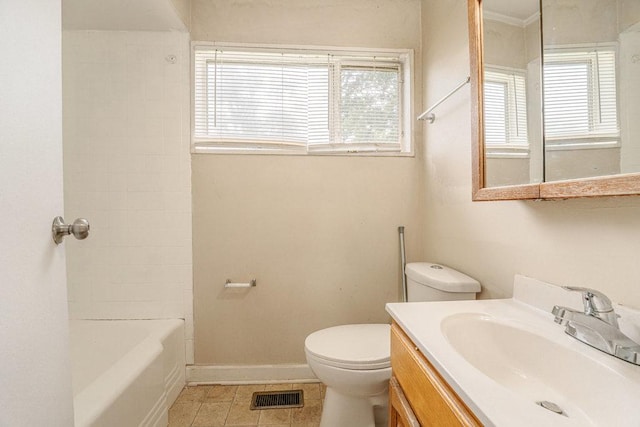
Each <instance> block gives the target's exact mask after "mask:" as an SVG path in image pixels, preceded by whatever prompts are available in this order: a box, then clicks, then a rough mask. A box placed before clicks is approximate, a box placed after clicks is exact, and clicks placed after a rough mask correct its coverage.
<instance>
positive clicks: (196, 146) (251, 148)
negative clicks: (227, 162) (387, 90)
mask: <svg viewBox="0 0 640 427" xmlns="http://www.w3.org/2000/svg"><path fill="white" fill-rule="evenodd" d="M216 48H220V49H228V50H234V51H236V50H237V51H247V52H273V53H281V52H282V53H309V54H323V55H327V54H336V55H340V56H353V57H358V56H361V57H363V58H371V57H372V56H376V55H379V56H385V55H386V56H389V55H395V56H398V57H400V58H401V64H400V69H399V77H400V81H399V95H400V102H399V106H398V107H399V133H400V136H399V144H398V145H399V148H396V147H398V145H396V144H393V150H391V148H392V147H384V144H387V143H378V144H375V143H373V144H366V143H362V144H360V145H355V144H354V145H351V146H350V145H349V144H344V143H327V144H314V145H315V146H314V147H311V148H310V144H305V149H301V148H300V144H291V143H287V142H284V141H273V142H269V141H260V142H259V143H256V144H250V143H243V142H238V141H233V140H231V139H229V140H226V141H225V140H224V139H220V140H217V141H206V140H207V138H202V139H198V138H197V137H196V132H195V127H196V118H195V116H196V89H195V87H196V83H197V82H196V75H195V74H196V59H195V57H196V55H195V53H196V51H197V50H199V49H205V50H212V49H216ZM366 62H367V60H366V59H363V60H362V61H359V60H356V61H354V62H349V61H344V63H343V65H345V66H346V67H349V66H352V65H354V64H355V65H362V64H363V63H366ZM329 72H330V73H331V72H333V71H332V70H329ZM413 76H414V52H413V50H412V49H373V48H345V47H334V46H330V47H328V46H311V45H275V44H252V43H221V42H202V41H192V42H191V73H190V81H191V137H190V144H191V152H192V153H195V154H201V153H208V154H271V155H303V156H309V155H320V156H326V155H345V156H381V157H385V156H389V157H413V156H414V155H415V153H414V141H413V133H414V128H413V120H412V119H413V115H414V111H413V110H414V93H413V86H414V85H413ZM333 102H334V101H332V100H331V99H330V100H329V109H330V110H331V109H333V108H334V106H333V105H332V103H333ZM331 115H332V114H331V112H330V116H331ZM243 144H244V145H243ZM287 145H289V146H287ZM374 148H375V149H374Z"/></svg>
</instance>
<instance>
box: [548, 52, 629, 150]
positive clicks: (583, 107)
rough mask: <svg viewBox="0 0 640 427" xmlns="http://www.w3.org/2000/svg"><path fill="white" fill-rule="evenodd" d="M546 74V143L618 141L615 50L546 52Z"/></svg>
mask: <svg viewBox="0 0 640 427" xmlns="http://www.w3.org/2000/svg"><path fill="white" fill-rule="evenodd" d="M543 72H544V132H545V137H546V138H547V139H556V140H561V139H565V140H571V139H580V138H598V137H605V138H607V137H609V138H617V137H619V134H620V131H619V126H618V113H617V98H616V52H615V50H614V49H613V48H610V47H604V48H602V47H600V48H596V47H592V48H571V49H554V50H553V51H548V50H547V51H545V52H544V67H543Z"/></svg>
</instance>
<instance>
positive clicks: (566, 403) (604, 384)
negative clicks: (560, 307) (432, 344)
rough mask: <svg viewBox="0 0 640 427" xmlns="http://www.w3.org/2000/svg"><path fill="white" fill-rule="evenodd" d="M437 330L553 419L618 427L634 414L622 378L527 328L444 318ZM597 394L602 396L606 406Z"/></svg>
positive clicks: (470, 317)
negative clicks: (549, 411) (553, 411)
mask: <svg viewBox="0 0 640 427" xmlns="http://www.w3.org/2000/svg"><path fill="white" fill-rule="evenodd" d="M441 328H442V333H443V334H444V336H445V337H446V339H447V340H448V341H449V343H450V344H451V346H452V347H453V348H454V349H455V351H456V352H458V353H459V354H460V355H461V356H462V357H463V358H464V359H465V360H466V361H467V362H469V363H470V364H471V365H473V366H474V367H475V368H476V369H477V370H479V371H481V372H482V373H483V374H484V375H486V376H487V377H489V378H491V379H492V380H493V381H495V382H497V383H498V384H500V385H501V386H503V387H506V388H507V389H509V390H511V391H513V392H514V393H517V394H518V395H519V396H520V397H521V398H524V399H527V400H529V401H530V402H532V403H537V402H543V401H546V402H552V403H553V404H555V405H557V407H559V408H560V409H561V410H562V411H563V414H559V415H557V416H558V417H567V418H570V419H572V420H574V421H577V422H578V423H580V424H582V425H600V426H607V425H623V424H625V423H628V422H629V416H630V414H633V413H637V412H638V410H639V409H638V396H633V395H628V394H627V393H626V392H625V390H626V387H624V386H625V385H626V386H630V385H632V384H627V383H629V380H628V379H627V378H625V377H624V376H622V375H621V374H620V373H618V372H616V371H614V370H612V369H610V368H608V367H607V366H605V365H603V364H602V363H599V362H597V361H595V360H593V359H591V358H589V357H586V356H585V355H583V354H581V353H579V352H576V351H575V350H572V349H570V348H568V347H566V346H562V345H560V344H557V343H555V342H553V341H551V340H549V339H547V338H545V337H543V336H542V335H539V334H538V333H536V332H534V331H532V330H531V329H532V327H531V326H530V325H525V324H518V323H517V322H516V321H514V320H512V319H509V320H500V319H496V318H494V317H492V316H490V315H487V314H481V313H458V314H453V315H451V316H448V317H445V318H444V319H443V320H442V322H441ZM614 385H615V386H614ZM598 390H600V391H604V392H605V393H606V401H603V399H602V397H603V396H602V393H599V392H598ZM547 405H548V404H547ZM548 406H550V405H548ZM554 409H556V410H557V408H554ZM554 415H555V414H554ZM559 421H560V420H559Z"/></svg>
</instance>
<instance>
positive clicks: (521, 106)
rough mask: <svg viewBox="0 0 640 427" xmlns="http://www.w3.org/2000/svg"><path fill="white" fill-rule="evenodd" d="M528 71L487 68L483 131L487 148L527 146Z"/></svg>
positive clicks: (522, 147)
mask: <svg viewBox="0 0 640 427" xmlns="http://www.w3.org/2000/svg"><path fill="white" fill-rule="evenodd" d="M525 75H526V72H525V71H524V70H516V69H508V68H498V67H486V68H485V72H484V127H485V129H484V132H485V144H486V145H487V146H488V147H491V146H493V147H500V148H521V149H527V148H528V144H529V142H528V138H527V96H526V79H525Z"/></svg>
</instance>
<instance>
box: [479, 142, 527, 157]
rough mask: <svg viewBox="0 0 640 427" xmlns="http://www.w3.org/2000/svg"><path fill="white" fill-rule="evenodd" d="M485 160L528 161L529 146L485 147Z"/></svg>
mask: <svg viewBox="0 0 640 427" xmlns="http://www.w3.org/2000/svg"><path fill="white" fill-rule="evenodd" d="M486 157H487V159H528V158H529V157H530V151H529V146H526V147H518V146H513V145H511V146H490V145H489V146H487V147H486Z"/></svg>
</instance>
